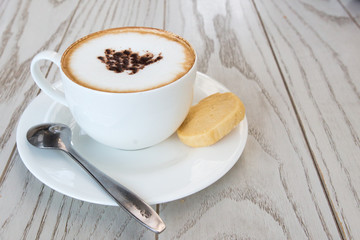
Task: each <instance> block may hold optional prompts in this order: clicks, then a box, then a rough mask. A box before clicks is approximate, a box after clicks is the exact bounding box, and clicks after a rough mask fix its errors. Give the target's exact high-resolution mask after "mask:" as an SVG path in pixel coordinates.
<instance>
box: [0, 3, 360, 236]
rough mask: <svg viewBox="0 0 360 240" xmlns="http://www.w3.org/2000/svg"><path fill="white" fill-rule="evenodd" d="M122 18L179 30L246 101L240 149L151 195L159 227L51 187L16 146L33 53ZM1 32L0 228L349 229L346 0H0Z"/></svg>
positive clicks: (355, 63) (350, 25)
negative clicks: (214, 175)
mask: <svg viewBox="0 0 360 240" xmlns="http://www.w3.org/2000/svg"><path fill="white" fill-rule="evenodd" d="M121 26H150V27H156V28H162V29H166V30H169V31H172V32H174V33H176V34H179V35H181V36H183V37H184V38H186V39H188V40H189V42H190V43H191V44H192V45H193V46H194V48H195V49H196V51H197V53H198V58H199V65H198V66H199V71H201V72H203V73H206V74H207V75H209V76H210V77H212V78H214V79H216V80H217V81H219V82H221V83H222V84H224V85H225V86H226V87H227V88H229V89H230V91H232V92H234V93H235V94H237V95H238V96H239V97H240V98H241V99H242V101H243V102H244V104H245V106H246V114H247V120H248V123H249V136H248V140H247V144H246V147H245V150H244V152H243V154H242V155H241V157H240V159H239V160H238V162H237V163H236V164H235V166H234V167H233V168H232V169H231V170H230V171H229V172H228V173H227V174H226V175H225V176H224V177H222V178H221V179H220V180H218V181H217V182H216V183H214V184H213V185H211V186H209V187H207V188H205V189H204V190H202V191H200V192H198V193H195V194H193V195H190V196H188V197H185V198H183V199H180V200H177V201H173V202H168V203H163V204H158V205H156V206H153V207H154V208H155V209H156V210H157V211H158V212H159V214H160V216H161V217H162V218H163V220H164V221H165V223H166V225H167V229H166V230H165V231H164V232H163V233H162V234H160V235H155V234H154V233H152V232H149V231H147V230H146V229H145V228H144V227H142V226H141V225H139V224H138V223H137V222H136V221H134V220H133V219H132V218H130V217H129V216H128V215H127V214H126V213H124V212H123V211H122V210H121V209H119V208H117V207H112V206H102V205H98V204H91V203H87V202H82V201H79V200H76V199H73V198H70V197H68V196H65V195H63V194H61V193H58V192H56V191H54V190H52V189H50V188H49V187H47V186H46V185H44V184H43V183H41V182H40V181H39V180H37V179H36V178H35V177H34V176H33V175H32V174H31V173H30V172H29V171H28V170H27V168H26V167H25V166H24V164H23V163H22V161H21V158H20V156H19V154H18V151H17V147H16V137H15V135H16V127H17V123H18V120H19V118H20V116H21V114H22V112H23V111H24V110H25V109H26V107H27V106H28V104H29V103H30V102H31V101H32V99H34V98H35V97H36V96H37V95H38V94H39V89H38V87H37V86H36V85H35V84H34V82H33V80H32V78H31V76H30V72H29V64H30V62H31V60H32V58H33V57H34V55H35V54H36V53H38V52H40V51H42V50H45V49H49V50H54V51H58V52H63V51H64V50H65V49H66V47H67V46H68V45H69V44H70V43H72V42H74V41H75V40H76V39H78V38H80V37H82V36H85V35H87V34H89V33H91V32H95V31H98V30H101V29H105V28H111V27H121ZM0 32H1V43H0V84H1V88H0V112H1V114H0V125H1V128H0V239H360V228H359V226H360V121H359V117H360V2H359V1H358V0H327V1H323V0H322V1H321V0H316V1H313V0H301V1H299V0H298V1H291V0H279V1H275V0H272V1H266V0H227V1H220V0H219V1H206V0H201V1H200V0H199V1H197V0H193V1H190V0H182V1H171V0H163V1H160V0H159V1H141V0H136V1H133V0H126V1H96V0H89V1H84V0H82V1H75V0H74V1H70V0H62V1H57V0H33V1H27V0H14V1H12V0H3V1H1V2H0ZM43 71H44V73H46V74H47V77H48V78H49V79H50V80H51V81H56V79H57V78H58V77H59V76H58V73H57V71H56V68H55V67H53V66H52V65H50V64H46V65H44V66H43Z"/></svg>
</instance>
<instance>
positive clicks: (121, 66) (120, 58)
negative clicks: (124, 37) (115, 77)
mask: <svg viewBox="0 0 360 240" xmlns="http://www.w3.org/2000/svg"><path fill="white" fill-rule="evenodd" d="M104 53H105V57H104V56H99V57H98V59H99V60H100V61H101V62H102V63H105V64H106V68H107V69H108V70H110V71H114V72H116V73H122V72H124V71H127V73H128V74H129V75H132V74H135V73H137V72H138V71H139V70H141V69H143V68H144V67H145V66H147V65H150V64H153V63H155V62H157V61H160V60H161V59H162V58H163V56H162V55H161V53H160V54H158V55H157V56H154V54H152V53H150V52H146V53H145V54H144V55H140V54H139V53H138V52H133V51H132V50H131V49H125V50H122V51H119V52H116V51H115V50H113V49H105V51H104Z"/></svg>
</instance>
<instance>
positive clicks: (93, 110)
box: [31, 27, 197, 150]
mask: <svg viewBox="0 0 360 240" xmlns="http://www.w3.org/2000/svg"><path fill="white" fill-rule="evenodd" d="M42 60H49V61H51V62H53V63H54V64H55V65H56V66H57V67H58V68H59V69H60V74H61V81H62V86H63V90H58V89H57V88H54V87H53V86H52V85H51V83H50V82H49V81H48V80H47V79H46V78H45V76H44V74H43V73H42V72H41V71H40V65H39V62H40V61H42ZM196 67H197V57H196V53H195V51H194V49H193V48H192V47H191V45H190V44H189V43H188V42H187V41H186V40H184V39H183V38H181V37H179V36H177V35H175V34H173V33H170V32H167V31H164V30H160V29H154V28H145V27H124V28H115V29H107V30H103V31H100V32H96V33H93V34H90V35H88V36H86V37H83V38H81V39H79V40H78V41H76V42H74V43H73V44H72V45H70V46H69V47H68V48H67V50H66V51H65V52H64V53H63V54H62V55H60V54H59V53H56V52H52V51H43V52H40V53H39V54H37V55H36V56H35V57H34V59H33V60H32V62H31V74H32V77H33V79H34V81H35V82H36V84H37V85H38V86H39V87H40V88H41V89H42V90H43V91H44V92H45V93H46V94H47V95H48V96H49V97H51V98H52V99H53V100H55V101H56V102H59V103H61V104H63V105H65V106H67V107H68V108H69V109H70V112H71V113H72V115H73V117H74V119H75V121H76V122H77V124H78V125H79V126H80V128H81V129H82V130H83V131H85V132H86V133H87V134H88V135H89V136H90V137H92V138H93V139H95V140H96V141H98V142H100V143H102V144H105V145H108V146H110V147H114V148H119V149H124V150H135V149H142V148H146V147H150V146H153V145H155V144H157V143H160V142H161V141H163V140H165V139H167V138H168V137H169V136H171V135H172V134H173V133H174V132H175V131H176V129H177V128H178V127H179V126H180V124H181V123H182V122H183V120H184V119H185V117H186V115H187V113H188V111H189V109H190V106H191V104H192V97H193V86H194V81H195V77H196Z"/></svg>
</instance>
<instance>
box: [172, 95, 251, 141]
mask: <svg viewBox="0 0 360 240" xmlns="http://www.w3.org/2000/svg"><path fill="white" fill-rule="evenodd" d="M244 116H245V107H244V105H243V103H242V102H241V100H240V99H239V98H238V97H237V96H236V95H235V94H233V93H230V92H227V93H215V94H213V95H210V96H208V97H206V98H204V99H202V100H201V101H200V102H199V103H198V104H197V105H195V106H192V107H191V109H190V111H189V114H188V115H187V117H186V119H185V120H184V122H183V123H182V124H181V126H180V127H179V129H178V130H177V135H178V137H179V139H180V140H181V141H182V142H183V143H185V144H186V145H189V146H191V147H205V146H210V145H212V144H214V143H216V142H217V141H219V140H220V139H222V138H223V137H224V136H226V135H227V134H228V133H230V131H231V130H232V129H234V128H235V127H236V126H237V125H238V124H239V123H240V121H241V120H242V119H243V118H244Z"/></svg>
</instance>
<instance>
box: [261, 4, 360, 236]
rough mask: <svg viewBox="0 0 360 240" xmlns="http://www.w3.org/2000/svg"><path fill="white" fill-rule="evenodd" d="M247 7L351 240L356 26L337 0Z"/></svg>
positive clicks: (359, 96) (357, 97) (357, 112)
mask: <svg viewBox="0 0 360 240" xmlns="http://www.w3.org/2000/svg"><path fill="white" fill-rule="evenodd" d="M255 2H256V5H257V7H258V9H259V13H260V16H261V18H262V20H263V22H264V25H265V28H266V32H267V34H268V36H269V39H270V41H271V45H272V47H273V49H274V52H275V55H276V58H277V59H278V61H279V65H280V68H281V70H282V72H283V73H284V80H285V83H286V85H287V87H288V89H289V92H290V94H291V97H292V99H293V101H294V104H295V106H296V112H297V114H298V117H299V119H300V122H301V124H302V126H303V128H304V133H305V136H306V138H307V139H308V144H309V147H310V149H311V152H312V154H313V158H314V161H315V165H316V166H317V167H318V171H319V175H320V177H321V180H322V182H323V185H324V188H325V190H326V192H327V193H328V195H329V198H330V203H331V205H332V208H333V210H334V214H335V216H336V218H337V220H338V224H339V226H340V228H341V229H342V233H343V235H344V237H346V238H349V239H358V238H359V237H360V229H359V227H358V226H359V225H360V198H359V194H360V175H359V171H360V165H359V156H360V138H359V134H360V131H359V129H360V123H359V121H358V119H359V116H360V107H359V106H360V82H359V81H358V76H359V74H360V69H359V67H358V64H357V63H356V62H358V56H359V55H360V50H359V47H358V46H359V41H360V31H359V28H358V27H357V26H356V24H354V22H353V21H352V19H351V18H350V17H349V16H348V14H347V13H346V12H345V11H344V9H343V8H342V6H341V5H340V4H339V3H338V2H337V1H327V2H326V3H325V2H321V3H320V2H313V1H299V2H293V1H292V2H291V3H290V2H288V1H281V2H275V1H273V2H270V1H255ZM283 29H287V31H284V30H283Z"/></svg>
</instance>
